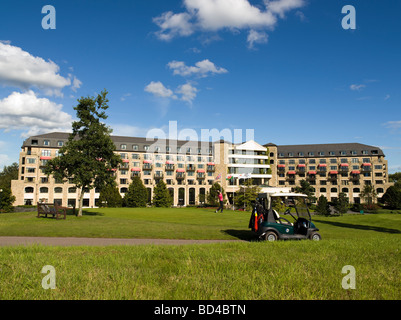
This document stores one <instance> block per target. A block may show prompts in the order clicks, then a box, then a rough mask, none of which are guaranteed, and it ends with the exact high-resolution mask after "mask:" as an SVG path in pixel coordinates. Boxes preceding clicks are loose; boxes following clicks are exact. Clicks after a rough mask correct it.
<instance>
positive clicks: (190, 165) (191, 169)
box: [187, 164, 196, 171]
mask: <svg viewBox="0 0 401 320" xmlns="http://www.w3.org/2000/svg"><path fill="white" fill-rule="evenodd" d="M195 169H196V167H195V165H194V164H187V171H195Z"/></svg>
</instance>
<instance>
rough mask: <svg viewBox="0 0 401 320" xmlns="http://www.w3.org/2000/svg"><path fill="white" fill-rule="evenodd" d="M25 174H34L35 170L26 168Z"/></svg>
mask: <svg viewBox="0 0 401 320" xmlns="http://www.w3.org/2000/svg"><path fill="white" fill-rule="evenodd" d="M26 172H27V173H35V168H26Z"/></svg>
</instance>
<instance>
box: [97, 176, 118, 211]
mask: <svg viewBox="0 0 401 320" xmlns="http://www.w3.org/2000/svg"><path fill="white" fill-rule="evenodd" d="M122 204H123V198H122V197H121V194H120V192H119V191H118V187H117V184H116V183H115V182H113V183H111V184H107V185H105V186H104V187H103V188H102V189H101V190H100V195H99V207H109V208H119V207H121V206H122Z"/></svg>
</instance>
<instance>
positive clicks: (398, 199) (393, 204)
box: [381, 186, 401, 209]
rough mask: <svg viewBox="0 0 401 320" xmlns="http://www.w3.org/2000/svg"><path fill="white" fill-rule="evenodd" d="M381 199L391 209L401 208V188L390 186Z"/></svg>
mask: <svg viewBox="0 0 401 320" xmlns="http://www.w3.org/2000/svg"><path fill="white" fill-rule="evenodd" d="M381 201H382V202H383V203H384V204H385V205H386V206H388V207H389V208H391V209H401V189H398V188H397V187H395V186H391V187H389V188H388V189H387V191H386V193H385V194H384V195H383V197H382V198H381Z"/></svg>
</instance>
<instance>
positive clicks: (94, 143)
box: [45, 90, 122, 216]
mask: <svg viewBox="0 0 401 320" xmlns="http://www.w3.org/2000/svg"><path fill="white" fill-rule="evenodd" d="M106 96H107V91H106V90H104V91H102V92H101V93H100V94H99V95H98V96H97V97H96V98H94V97H86V98H84V97H82V98H80V99H78V105H77V106H76V107H74V110H76V112H77V117H78V119H79V120H78V121H74V122H73V123H72V133H71V134H70V136H69V138H68V141H67V142H66V143H65V145H64V146H63V147H61V148H60V149H59V154H60V156H58V157H56V158H54V159H52V160H50V161H49V162H48V163H47V165H46V167H45V173H46V174H47V175H51V174H52V175H53V176H54V178H55V179H60V180H65V179H66V178H68V179H69V180H70V182H71V183H73V184H75V186H76V188H78V189H79V190H80V196H79V211H78V216H82V204H83V196H84V189H86V188H87V189H93V188H100V189H101V188H102V187H103V186H105V185H106V184H110V183H112V182H113V181H114V177H113V175H112V174H111V170H112V169H113V168H117V166H118V165H119V164H120V163H121V162H122V161H121V158H120V156H118V155H117V154H115V153H114V151H115V145H114V143H113V141H112V140H111V138H110V134H111V132H112V130H111V129H110V128H109V127H107V126H106V124H104V123H102V122H101V121H102V120H104V119H107V115H106V113H105V110H107V109H108V107H109V106H108V104H107V103H108V101H109V100H108V99H107V97H106Z"/></svg>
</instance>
